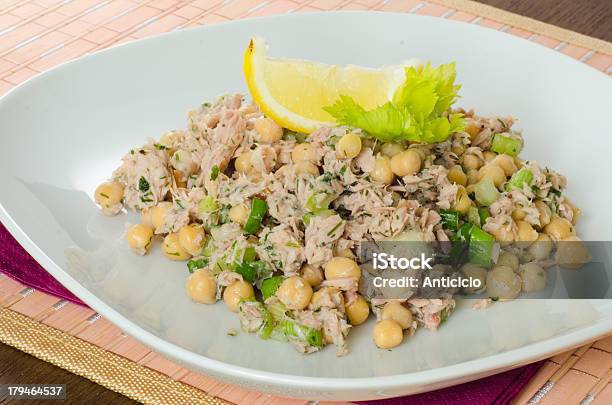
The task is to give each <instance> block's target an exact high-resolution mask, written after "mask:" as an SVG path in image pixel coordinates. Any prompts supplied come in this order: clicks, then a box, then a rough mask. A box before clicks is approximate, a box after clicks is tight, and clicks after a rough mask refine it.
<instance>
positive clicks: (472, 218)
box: [468, 206, 480, 226]
mask: <svg viewBox="0 0 612 405" xmlns="http://www.w3.org/2000/svg"><path fill="white" fill-rule="evenodd" d="M468 221H469V223H470V224H473V225H476V226H480V214H479V213H478V208H476V207H474V206H472V207H470V209H469V210H468Z"/></svg>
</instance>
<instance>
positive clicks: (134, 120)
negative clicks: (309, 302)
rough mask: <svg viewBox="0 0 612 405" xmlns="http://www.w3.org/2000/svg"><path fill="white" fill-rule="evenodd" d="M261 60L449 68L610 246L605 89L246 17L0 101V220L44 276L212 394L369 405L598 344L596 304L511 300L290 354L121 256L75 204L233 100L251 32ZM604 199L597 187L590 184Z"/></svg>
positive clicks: (123, 50)
mask: <svg viewBox="0 0 612 405" xmlns="http://www.w3.org/2000/svg"><path fill="white" fill-rule="evenodd" d="M254 34H255V35H260V36H263V37H265V38H267V39H268V40H269V42H270V43H271V46H272V49H271V53H272V54H273V55H285V56H290V57H298V58H308V59H314V60H319V61H324V62H330V63H355V64H361V65H366V66H378V65H382V64H392V63H397V62H400V61H402V60H405V59H408V58H410V57H415V56H416V57H419V58H421V59H423V60H432V61H433V62H434V63H436V64H437V63H443V62H448V61H451V60H456V61H457V66H458V72H459V82H461V83H462V84H463V90H462V95H463V98H462V99H461V101H460V104H461V105H462V106H466V107H475V108H476V109H477V111H479V113H481V114H502V115H503V114H508V115H514V116H517V117H519V118H520V121H519V124H518V126H519V127H522V128H524V130H525V135H526V136H525V137H526V142H527V148H526V150H525V155H526V156H527V157H529V158H536V159H538V160H539V161H540V162H542V163H543V164H546V165H549V166H552V167H555V168H558V169H559V170H560V171H561V172H563V173H565V174H567V175H568V178H569V194H570V196H571V197H572V198H573V199H574V200H575V202H576V204H577V205H578V206H580V207H582V208H583V211H584V213H585V215H584V219H583V221H582V222H581V224H580V225H579V231H580V234H581V235H583V236H584V238H585V239H589V240H612V226H611V225H612V223H611V221H610V218H611V217H610V214H609V201H610V200H612V191H611V190H612V188H611V187H609V185H610V179H609V176H610V174H609V173H610V171H609V167H610V165H609V162H610V160H609V154H610V152H611V151H612V143H611V141H610V139H611V138H610V134H612V120H610V107H611V106H612V81H611V80H610V79H609V78H608V77H606V76H605V75H603V74H601V73H599V72H597V71H595V70H594V69H592V68H590V67H587V66H585V65H583V64H581V63H578V62H576V61H574V60H571V59H570V58H568V57H565V56H563V55H560V54H558V53H556V52H554V51H552V50H549V49H546V48H544V47H541V46H539V45H536V44H533V43H530V42H527V41H524V40H521V39H518V38H515V37H513V36H510V35H507V34H503V33H500V32H496V31H492V30H489V29H485V28H481V27H478V26H474V25H468V24H462V23H457V22H452V21H447V20H442V19H435V18H428V17H417V16H413V15H406V14H379V13H323V14H295V15H289V16H282V17H271V18H262V19H253V20H247V21H239V22H232V23H228V24H223V25H215V26H212V27H207V28H198V29H193V30H187V31H179V32H173V33H171V34H166V35H162V36H158V37H155V38H152V39H149V40H145V41H138V42H135V43H131V44H128V45H124V46H120V47H117V48H113V49H110V50H107V51H103V52H100V53H98V54H95V55H92V56H88V57H86V58H83V59H80V60H77V61H75V62H72V63H68V64H66V65H63V66H61V67H59V68H57V69H53V70H52V71H49V72H47V73H45V74H43V75H41V76H39V77H36V78H34V79H32V80H30V81H28V82H27V83H25V84H23V85H21V86H19V87H18V88H16V89H15V90H13V91H12V92H10V94H8V95H6V96H5V97H4V98H2V100H0V142H1V145H2V147H1V148H0V190H2V191H1V192H0V204H1V205H0V219H1V220H2V222H3V223H4V224H5V225H6V227H7V228H8V229H9V230H10V232H11V233H12V234H13V235H14V236H15V237H16V238H17V239H18V240H19V242H20V243H21V244H22V245H23V246H24V247H25V248H26V249H27V250H28V252H30V253H31V254H32V255H33V256H34V257H35V258H36V259H37V260H38V261H39V262H40V263H41V264H42V265H43V266H44V267H45V268H46V269H47V270H48V271H49V272H50V273H51V274H53V276H55V277H56V278H57V279H58V280H60V281H61V282H62V283H63V284H64V285H65V286H66V287H68V288H69V289H70V290H71V291H72V292H74V293H75V294H76V295H77V296H79V297H80V298H81V299H83V300H84V301H85V302H87V303H88V304H89V305H90V306H92V307H93V308H94V309H95V310H96V311H98V312H100V313H101V314H102V315H104V316H105V317H106V318H107V319H109V320H110V321H112V322H114V323H115V324H116V325H118V326H119V327H120V328H121V329H123V330H124V331H126V332H127V333H129V334H130V335H132V336H134V337H136V338H137V339H139V340H140V341H142V342H144V343H145V344H146V345H148V346H149V347H151V348H153V349H154V350H156V351H158V352H160V353H162V354H164V355H166V356H168V357H170V358H173V359H175V360H176V361H178V362H181V363H183V364H184V365H186V366H188V367H191V368H193V369H195V370H199V371H202V372H203V373H205V374H208V375H211V376H213V377H215V378H219V379H221V380H224V381H227V382H230V383H233V384H238V385H241V386H244V387H248V388H253V389H257V390H264V391H269V392H271V393H275V394H283V395H291V396H297V397H303V398H310V399H315V398H325V399H344V400H356V399H371V398H380V397H389V396H397V395H403V394H410V393H416V392H421V391H425V390H431V389H435V388H440V387H444V386H448V385H451V384H457V383H461V382H465V381H468V380H472V379H475V378H479V377H483V376H485V375H489V374H492V373H494V372H499V371H502V370H506V369H509V368H511V367H515V366H518V365H521V364H525V363H528V362H531V361H534V360H537V359H541V358H544V357H546V356H548V355H550V354H552V353H556V352H558V351H560V350H563V349H566V348H568V347H570V346H576V345H578V344H580V343H582V342H584V341H586V340H588V339H593V338H596V337H599V336H601V335H603V334H605V333H607V332H609V331H611V330H612V302H610V301H571V302H569V301H534V302H529V301H525V300H523V301H515V302H511V303H508V304H504V305H495V306H494V307H493V308H491V309H489V310H486V311H473V310H471V309H469V308H468V307H469V305H464V306H463V308H459V309H458V310H457V312H456V314H455V315H454V316H452V317H451V318H450V320H449V321H448V323H447V324H445V325H444V326H443V327H442V328H441V330H440V331H439V332H438V333H431V332H427V331H419V332H418V333H417V334H416V336H414V337H413V338H410V339H409V341H408V342H405V344H403V345H402V346H401V347H399V348H398V349H395V350H393V351H383V350H377V349H376V348H375V347H374V345H373V344H372V343H371V341H370V331H371V325H369V326H365V327H359V328H356V330H355V331H354V333H353V334H351V336H350V346H351V350H352V352H351V353H350V354H349V355H348V356H346V357H343V358H339V359H337V358H336V357H335V350H334V349H333V348H328V349H326V350H324V351H322V352H321V353H317V354H314V355H310V356H306V357H304V356H302V355H300V354H298V353H297V352H295V351H294V350H293V348H292V347H291V346H290V345H287V344H282V343H276V342H269V341H261V340H259V339H258V338H257V337H255V336H253V335H248V334H244V333H241V334H239V335H238V336H236V337H229V336H227V334H226V332H227V330H228V329H230V328H238V320H237V317H236V316H235V315H233V314H230V313H229V312H228V311H227V310H226V309H225V308H224V306H223V305H216V306H203V305H196V304H193V303H191V302H190V301H189V299H188V298H187V297H186V296H185V294H184V292H183V283H184V279H185V277H186V269H185V267H184V264H177V263H169V262H168V261H167V260H165V259H163V258H162V257H161V254H160V252H159V249H157V250H156V251H154V252H153V254H152V255H150V256H147V257H145V258H141V257H137V256H135V255H133V254H131V253H130V252H128V249H127V247H126V243H125V242H124V241H122V240H121V239H120V237H121V233H122V230H123V226H124V222H125V221H126V220H130V219H131V220H132V221H135V220H136V219H135V217H133V216H125V215H121V216H119V217H115V218H110V219H109V218H106V217H102V216H101V215H100V214H99V213H98V210H97V209H96V207H95V205H94V203H93V201H92V194H93V191H94V189H95V187H96V185H97V184H99V183H100V182H102V181H103V180H105V179H106V178H107V177H108V176H109V175H110V173H111V171H112V170H113V169H114V168H115V167H116V166H117V165H118V163H119V158H120V157H121V156H122V154H123V153H124V152H125V151H127V150H129V149H130V148H131V147H133V146H135V145H139V144H141V143H144V141H145V139H146V137H148V136H159V135H160V134H161V133H163V132H164V131H166V130H169V129H172V128H180V127H183V126H184V125H185V113H186V111H188V110H189V109H190V108H192V107H194V106H196V105H198V104H199V103H200V102H202V101H204V100H208V99H211V98H213V97H215V96H217V95H219V94H221V93H224V92H233V91H245V90H246V88H245V85H244V82H243V78H242V73H241V60H242V52H243V50H244V48H245V46H246V44H247V41H248V39H249V37H250V36H251V35H254ZM602 186H605V187H602Z"/></svg>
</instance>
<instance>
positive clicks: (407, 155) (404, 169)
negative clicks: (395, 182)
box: [391, 149, 421, 177]
mask: <svg viewBox="0 0 612 405" xmlns="http://www.w3.org/2000/svg"><path fill="white" fill-rule="evenodd" d="M420 170H421V156H420V155H419V154H418V153H417V152H415V151H413V150H410V149H409V150H406V151H403V152H400V153H398V154H397V155H395V156H393V157H392V158H391V171H392V172H393V173H394V174H395V175H397V176H400V177H403V176H410V175H413V174H415V173H417V172H419V171H420Z"/></svg>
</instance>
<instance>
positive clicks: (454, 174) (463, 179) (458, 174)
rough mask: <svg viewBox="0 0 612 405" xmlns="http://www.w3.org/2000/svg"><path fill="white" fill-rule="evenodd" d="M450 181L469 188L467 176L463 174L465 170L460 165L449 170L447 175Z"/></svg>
mask: <svg viewBox="0 0 612 405" xmlns="http://www.w3.org/2000/svg"><path fill="white" fill-rule="evenodd" d="M446 177H448V179H449V180H450V181H452V182H453V183H456V184H459V185H461V186H467V180H468V178H467V176H466V175H465V173H463V169H462V168H461V166H459V165H455V166H453V167H451V168H450V169H449V170H448V174H447V175H446Z"/></svg>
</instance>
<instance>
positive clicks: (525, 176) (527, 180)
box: [506, 168, 533, 191]
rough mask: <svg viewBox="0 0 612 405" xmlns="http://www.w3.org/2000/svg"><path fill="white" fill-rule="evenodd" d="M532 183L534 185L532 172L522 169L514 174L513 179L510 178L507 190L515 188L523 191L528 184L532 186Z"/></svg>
mask: <svg viewBox="0 0 612 405" xmlns="http://www.w3.org/2000/svg"><path fill="white" fill-rule="evenodd" d="M531 183H533V173H532V171H531V170H529V169H525V168H522V169H521V170H519V171H518V172H516V173H514V174H513V175H512V177H510V180H509V181H508V183H507V184H506V190H507V191H510V190H513V189H515V188H517V189H519V190H522V189H523V185H525V184H527V185H528V186H531Z"/></svg>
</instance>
